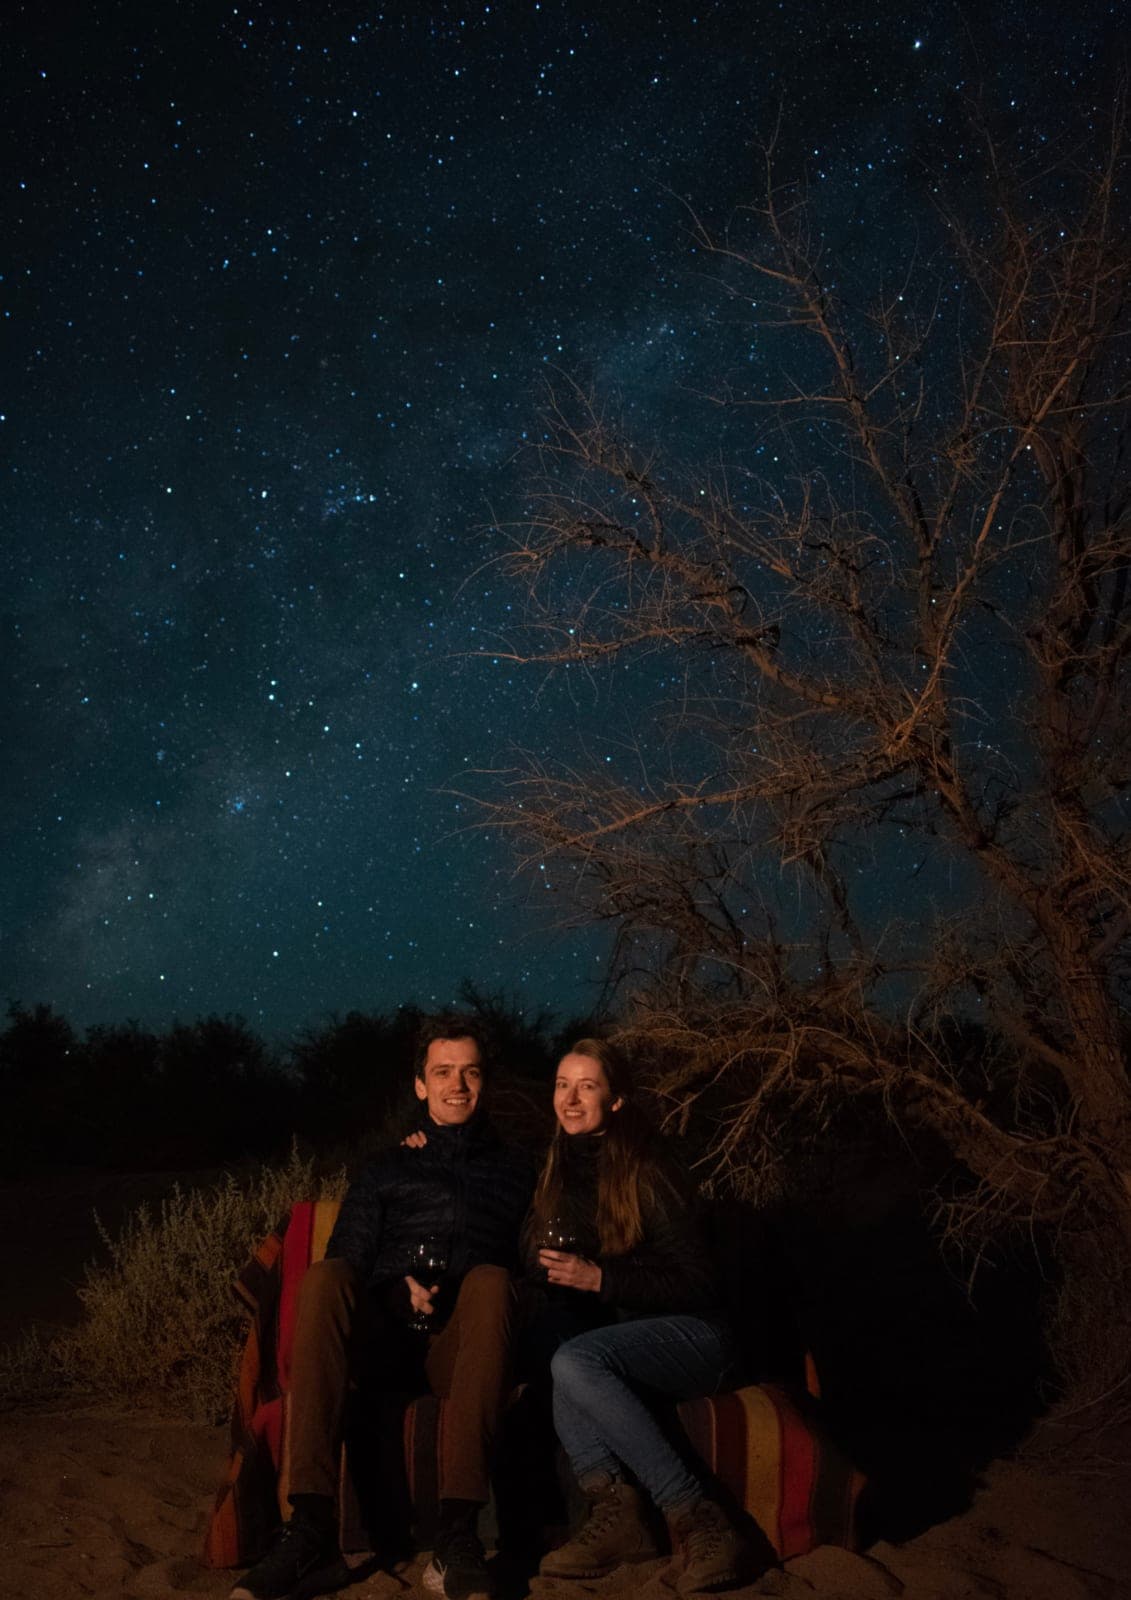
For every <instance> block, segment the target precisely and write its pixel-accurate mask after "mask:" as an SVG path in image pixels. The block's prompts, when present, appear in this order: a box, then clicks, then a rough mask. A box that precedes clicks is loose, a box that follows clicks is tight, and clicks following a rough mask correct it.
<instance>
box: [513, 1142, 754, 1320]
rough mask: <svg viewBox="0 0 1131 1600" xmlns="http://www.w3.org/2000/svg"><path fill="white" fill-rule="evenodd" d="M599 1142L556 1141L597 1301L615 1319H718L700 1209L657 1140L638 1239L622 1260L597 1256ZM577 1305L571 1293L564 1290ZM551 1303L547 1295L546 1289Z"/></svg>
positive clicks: (531, 1238) (567, 1209) (533, 1255)
mask: <svg viewBox="0 0 1131 1600" xmlns="http://www.w3.org/2000/svg"><path fill="white" fill-rule="evenodd" d="M602 1143H603V1141H602V1138H601V1136H600V1135H599V1134H598V1135H594V1134H584V1133H575V1134H571V1135H569V1136H568V1137H567V1138H565V1139H564V1140H563V1143H562V1179H563V1190H562V1194H563V1206H562V1209H563V1212H564V1213H565V1216H566V1217H567V1218H568V1220H569V1222H570V1223H571V1225H572V1231H573V1233H574V1235H575V1237H576V1239H577V1251H578V1253H579V1254H580V1255H583V1256H587V1257H588V1258H589V1259H590V1260H591V1261H595V1262H596V1263H597V1265H598V1266H599V1267H600V1268H601V1288H600V1290H599V1292H598V1293H597V1295H596V1296H593V1295H585V1296H584V1298H585V1299H587V1300H588V1301H589V1302H590V1304H592V1302H593V1300H596V1301H598V1302H599V1304H600V1305H601V1306H602V1308H603V1309H604V1312H605V1318H598V1319H597V1320H606V1319H607V1317H608V1315H610V1314H616V1315H618V1316H619V1317H621V1318H626V1317H648V1316H664V1315H667V1316H674V1315H676V1314H678V1313H681V1312H693V1313H695V1314H696V1315H697V1316H712V1315H720V1314H721V1311H722V1306H723V1303H724V1300H723V1295H722V1293H721V1290H720V1286H719V1283H718V1276H717V1271H716V1267H715V1262H714V1260H713V1257H712V1254H711V1251H710V1249H709V1247H708V1244H707V1241H706V1239H705V1237H704V1234H703V1231H702V1228H701V1227H700V1224H699V1203H698V1199H697V1197H696V1194H695V1189H694V1186H693V1184H692V1182H691V1179H690V1177H689V1176H688V1174H687V1172H686V1170H685V1169H684V1168H683V1166H682V1165H681V1164H680V1163H679V1162H678V1160H677V1159H676V1158H675V1156H674V1154H673V1153H672V1152H671V1150H670V1149H669V1148H668V1147H667V1146H666V1145H665V1144H664V1143H663V1142H662V1141H661V1140H660V1139H659V1138H657V1139H656V1140H655V1143H654V1145H653V1147H652V1149H651V1150H650V1151H649V1152H648V1156H647V1159H646V1163H645V1167H644V1174H643V1176H644V1180H645V1181H644V1182H643V1184H642V1192H641V1199H642V1210H643V1219H642V1220H643V1224H644V1237H643V1238H642V1239H641V1241H640V1243H639V1244H638V1245H636V1246H635V1247H634V1248H633V1249H632V1250H630V1251H629V1252H628V1253H627V1254H626V1255H607V1254H605V1253H603V1252H602V1251H601V1248H600V1243H599V1239H598V1235H597V1180H598V1166H599V1162H600V1159H601V1148H602ZM537 1243H538V1241H537V1230H536V1226H535V1228H534V1229H532V1230H531V1229H528V1243H527V1247H526V1255H527V1260H528V1262H531V1261H536V1260H537V1248H536V1247H537ZM564 1293H565V1295H566V1296H568V1297H569V1298H570V1299H574V1298H577V1299H581V1298H582V1295H581V1292H580V1291H577V1290H565V1291H564ZM549 1294H550V1296H551V1298H553V1297H554V1290H553V1289H551V1290H550V1291H549Z"/></svg>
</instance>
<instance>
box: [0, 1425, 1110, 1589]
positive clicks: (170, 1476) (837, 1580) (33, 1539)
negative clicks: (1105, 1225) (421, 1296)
mask: <svg viewBox="0 0 1131 1600" xmlns="http://www.w3.org/2000/svg"><path fill="white" fill-rule="evenodd" d="M223 1453H224V1433H223V1430H221V1429H217V1428H206V1427H193V1426H189V1425H187V1424H177V1423H166V1422H159V1421H152V1420H148V1419H145V1418H138V1417H121V1416H114V1415H103V1414H97V1413H91V1412H84V1413H79V1414H65V1413H60V1412H43V1413H35V1414H30V1413H20V1412H16V1413H10V1414H8V1415H7V1416H5V1417H0V1595H2V1596H3V1597H4V1600H72V1597H74V1596H77V1595H81V1596H91V1597H94V1600H111V1597H114V1600H135V1597H136V1600H142V1597H150V1596H160V1595H164V1596H175V1595H180V1594H186V1595H201V1596H206V1597H215V1600H220V1597H222V1596H226V1595H227V1593H228V1591H229V1589H230V1588H231V1585H232V1582H233V1575H232V1574H230V1573H220V1572H210V1571H208V1570H207V1569H205V1568H204V1567H203V1566H202V1565H201V1563H200V1560H199V1555H198V1552H199V1550H200V1547H201V1540H202V1537H203V1532H204V1524H205V1518H206V1515H207V1511H208V1507H209V1505H210V1503H211V1498H212V1491H213V1488H214V1486H215V1483H216V1480H217V1478H218V1475H219V1472H220V1468H221V1463H222V1459H223ZM1127 1488H1128V1473H1127V1471H1126V1469H1118V1468H1116V1467H1114V1466H1112V1467H1108V1468H1104V1467H1103V1466H1102V1465H1097V1464H1096V1463H1095V1462H1093V1464H1092V1466H1091V1468H1090V1469H1088V1470H1084V1469H1081V1470H1080V1471H1078V1472H1076V1473H1071V1474H1065V1473H1063V1472H1060V1473H1058V1474H1056V1475H1052V1474H1049V1473H1048V1472H1046V1471H1043V1470H1042V1471H1038V1470H1034V1469H1031V1468H1027V1467H1024V1466H1020V1465H1017V1464H1015V1463H1000V1464H998V1465H996V1466H994V1467H993V1468H992V1469H991V1470H990V1472H989V1473H988V1474H987V1476H986V1480H985V1482H984V1485H983V1487H982V1489H981V1490H980V1492H979V1494H978V1495H977V1497H976V1499H975V1501H974V1504H973V1506H972V1507H971V1509H970V1510H969V1511H967V1512H965V1513H964V1514H963V1515H962V1516H961V1517H956V1518H954V1519H952V1520H951V1521H949V1522H946V1523H943V1524H941V1525H940V1526H938V1527H935V1528H932V1529H930V1530H929V1531H928V1532H926V1533H924V1534H922V1535H920V1536H919V1537H917V1538H915V1539H912V1540H909V1541H908V1542H907V1543H905V1544H903V1545H901V1546H898V1547H897V1546H895V1545H891V1544H879V1545H876V1546H874V1547H873V1548H872V1549H871V1550H870V1551H869V1552H868V1553H867V1554H866V1555H859V1556H858V1555H850V1554H848V1553H847V1552H845V1551H842V1550H833V1549H824V1550H818V1551H816V1552H814V1553H813V1554H812V1555H809V1556H804V1557H801V1558H799V1559H797V1560H794V1561H791V1562H789V1563H788V1565H787V1566H786V1567H785V1568H784V1569H781V1570H777V1571H772V1572H770V1573H767V1574H766V1575H765V1576H764V1577H763V1578H761V1579H760V1580H759V1581H758V1583H757V1584H755V1585H752V1586H751V1587H750V1588H749V1589H746V1590H743V1591H740V1593H741V1594H760V1595H776V1596H780V1597H782V1600H809V1597H817V1600H887V1597H889V1596H893V1595H896V1596H898V1595H905V1596H907V1597H908V1600H983V1597H985V1600H1001V1597H1003V1596H1004V1597H1017V1600H1084V1597H1096V1600H1113V1597H1116V1596H1129V1597H1131V1515H1129V1514H1128V1499H1127ZM422 1564H423V1563H422V1560H420V1559H418V1560H417V1561H416V1562H414V1563H412V1564H411V1565H410V1566H408V1567H404V1568H402V1569H400V1570H399V1571H397V1572H387V1571H381V1570H377V1571H374V1572H371V1573H370V1574H369V1575H368V1576H367V1577H365V1578H363V1579H362V1580H361V1581H359V1582H357V1583H355V1584H352V1585H351V1586H350V1587H349V1588H348V1589H347V1590H346V1591H344V1592H345V1593H346V1594H347V1595H349V1596H351V1597H355V1600H391V1597H392V1596H394V1595H399V1594H402V1593H406V1592H408V1591H414V1592H415V1593H419V1594H420V1595H421V1596H423V1593H424V1591H423V1590H422V1589H421V1587H420V1583H419V1579H420V1572H421V1567H422ZM531 1589H532V1592H533V1593H534V1594H535V1595H536V1596H538V1597H540V1600H565V1596H566V1595H567V1594H572V1595H575V1596H576V1595H577V1594H579V1593H581V1592H584V1593H592V1594H596V1595H620V1594H623V1593H629V1592H631V1593H632V1594H633V1595H635V1596H638V1595H639V1594H640V1591H641V1590H643V1591H645V1596H648V1595H651V1596H652V1597H653V1600H671V1593H672V1591H671V1589H670V1587H669V1586H668V1585H667V1584H666V1583H665V1582H664V1566H663V1564H662V1563H660V1562H656V1563H653V1564H651V1565H649V1566H646V1567H638V1568H632V1569H629V1570H627V1571H626V1573H625V1575H624V1576H623V1577H620V1576H618V1575H615V1574H614V1576H613V1577H611V1578H608V1579H605V1580H604V1581H603V1582H601V1583H595V1584H585V1585H580V1584H579V1585H568V1586H562V1585H560V1584H558V1585H555V1584H552V1583H550V1582H546V1581H540V1580H538V1579H534V1580H533V1583H532V1585H531Z"/></svg>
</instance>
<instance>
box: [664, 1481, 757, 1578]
mask: <svg viewBox="0 0 1131 1600" xmlns="http://www.w3.org/2000/svg"><path fill="white" fill-rule="evenodd" d="M666 1516H667V1523H668V1532H669V1533H670V1534H671V1541H672V1558H673V1560H672V1566H673V1574H674V1577H675V1586H676V1589H677V1590H678V1591H679V1593H680V1594H709V1593H710V1592H711V1591H712V1590H713V1589H730V1588H733V1587H734V1586H735V1585H736V1584H739V1583H741V1582H743V1580H744V1579H745V1578H746V1576H747V1575H748V1574H749V1573H750V1571H751V1569H752V1565H753V1561H752V1552H751V1550H750V1547H749V1545H748V1544H747V1542H746V1540H745V1539H744V1538H743V1536H742V1534H741V1533H739V1531H738V1529H737V1528H735V1527H734V1526H733V1524H732V1523H731V1521H730V1519H729V1518H728V1516H727V1514H726V1512H725V1511H724V1510H723V1508H722V1507H721V1506H718V1505H716V1504H715V1502H714V1501H713V1500H685V1501H684V1502H683V1504H682V1505H679V1506H675V1507H674V1508H673V1509H672V1510H671V1511H669V1512H667V1513H666Z"/></svg>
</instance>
